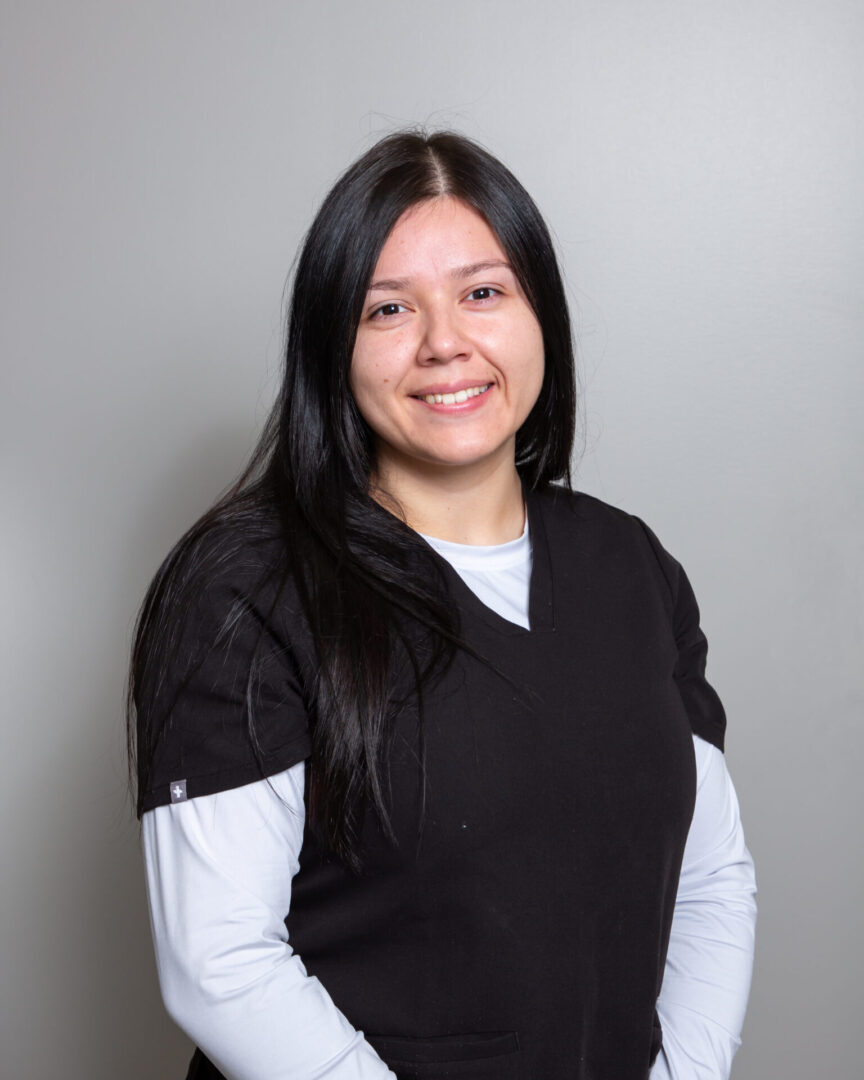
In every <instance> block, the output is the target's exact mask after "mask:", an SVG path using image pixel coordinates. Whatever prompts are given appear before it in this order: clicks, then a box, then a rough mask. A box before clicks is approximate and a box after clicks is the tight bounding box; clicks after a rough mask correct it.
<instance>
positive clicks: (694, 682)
mask: <svg viewBox="0 0 864 1080" xmlns="http://www.w3.org/2000/svg"><path fill="white" fill-rule="evenodd" d="M636 520H637V521H638V522H639V524H640V525H641V527H642V529H643V530H644V532H645V535H646V536H647V538H648V541H649V543H650V545H651V549H652V551H653V553H654V557H655V559H656V560H657V563H658V564H659V567H660V570H661V571H662V574H663V577H664V579H665V582H666V586H667V587H668V590H669V596H670V613H671V619H672V628H673V633H674V635H675V644H676V646H677V649H678V659H677V662H676V664H675V682H676V684H677V686H678V691H679V693H680V694H681V700H682V701H683V702H684V707H685V708H686V710H687V716H688V718H689V720H690V727H691V730H692V731H693V734H694V735H698V736H699V737H700V738H702V739H705V741H706V742H709V743H711V745H712V746H716V747H717V749H718V750H721V751H722V750H723V748H724V741H725V735H726V713H725V712H724V710H723V705H722V703H721V701H720V698H719V697H718V695H717V692H716V690H715V689H714V687H713V686H712V685H711V684H710V683H709V682H708V680H707V679H706V677H705V666H706V660H707V657H708V641H707V639H706V637H705V635H704V634H703V633H702V629H701V627H700V625H699V606H698V604H697V603H696V597H695V596H694V594H693V589H692V587H691V585H690V582H689V580H688V578H687V575H686V574H685V573H684V570H683V568H682V566H681V565H680V563H678V562H677V561H676V560H675V559H673V558H672V556H671V555H670V554H669V553H668V552H667V551H666V550H665V549H664V548H663V547H662V545H661V544H660V541H659V540H658V539H657V537H656V536H655V535H654V533H653V532H652V531H651V530H650V529H649V528H648V526H647V525H646V524H645V523H644V522H643V521H641V520H639V518H637V519H636Z"/></svg>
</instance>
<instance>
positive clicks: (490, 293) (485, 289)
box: [468, 285, 501, 303]
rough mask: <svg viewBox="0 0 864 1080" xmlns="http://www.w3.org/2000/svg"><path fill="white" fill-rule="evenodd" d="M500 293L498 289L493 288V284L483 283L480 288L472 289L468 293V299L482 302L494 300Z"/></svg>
mask: <svg viewBox="0 0 864 1080" xmlns="http://www.w3.org/2000/svg"><path fill="white" fill-rule="evenodd" d="M500 295H501V293H500V291H499V290H498V289H493V288H492V286H491V285H481V286H480V287H479V288H477V289H472V290H471V292H470V293H468V299H469V300H475V301H477V302H479V303H482V302H483V301H485V300H492V299H494V298H495V297H496V296H500Z"/></svg>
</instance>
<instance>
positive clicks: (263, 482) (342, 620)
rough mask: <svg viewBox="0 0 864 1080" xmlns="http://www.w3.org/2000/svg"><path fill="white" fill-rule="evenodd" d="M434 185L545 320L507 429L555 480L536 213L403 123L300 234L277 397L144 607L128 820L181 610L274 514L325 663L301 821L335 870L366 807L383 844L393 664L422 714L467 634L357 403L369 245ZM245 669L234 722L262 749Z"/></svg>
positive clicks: (454, 152) (564, 471)
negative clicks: (241, 713)
mask: <svg viewBox="0 0 864 1080" xmlns="http://www.w3.org/2000/svg"><path fill="white" fill-rule="evenodd" d="M440 196H452V197H455V198H457V199H460V200H461V201H462V202H464V203H465V204H467V205H468V206H470V207H472V208H473V209H474V210H476V211H477V212H478V213H479V214H480V215H481V216H482V217H483V218H485V220H486V221H487V222H488V224H489V226H490V227H491V229H492V231H493V232H494V233H495V235H496V236H497V238H498V241H499V243H500V244H501V247H502V248H503V250H504V251H505V253H506V254H507V257H508V259H509V260H510V263H511V265H512V266H513V269H514V272H515V274H516V276H517V278H518V279H519V282H520V284H521V286H522V288H523V290H524V293H525V296H526V298H527V300H528V303H529V304H530V305H531V308H532V309H533V311H534V314H535V315H536V317H537V320H538V322H539V324H540V327H541V330H542V334H543V346H544V377H543V385H542V388H541V390H540V395H539V397H538V399H537V402H536V404H535V405H534V407H533V409H532V410H531V413H530V414H529V416H528V417H527V419H526V420H525V422H524V424H523V425H522V427H521V428H520V429H519V431H518V433H517V435H516V466H517V469H518V471H519V474H520V476H521V478H522V481H523V484H524V485H525V486H527V487H529V488H541V487H544V486H545V485H548V484H550V483H552V482H554V481H561V480H564V481H565V482H566V483H568V484H569V478H570V474H569V462H570V453H571V447H572V443H573V434H574V422H575V386H574V364H573V348H572V337H571V329H570V321H569V315H568V310H567V301H566V297H565V293H564V288H563V284H562V280H561V275H560V272H559V269H558V264H557V261H556V258H555V253H554V250H553V246H552V242H551V239H550V236H549V232H548V230H547V228H546V225H545V223H544V221H543V219H542V217H541V215H540V213H539V211H538V209H537V207H536V205H535V204H534V202H533V200H532V199H531V197H530V196H529V195H528V193H527V192H526V191H525V189H524V188H523V187H522V185H521V184H520V183H519V181H518V180H516V178H515V177H514V176H513V175H512V173H511V172H510V171H509V170H508V169H507V168H506V167H505V166H504V165H503V164H502V163H501V162H500V161H498V160H497V159H496V158H495V157H493V156H492V155H491V154H490V153H488V152H487V151H486V150H485V149H483V148H482V147H481V146H479V145H478V144H477V143H475V142H473V141H472V140H470V139H467V138H465V137H464V136H462V135H459V134H455V133H453V132H446V131H444V132H436V133H432V134H426V133H424V132H422V131H413V130H412V131H402V132H397V133H395V134H392V135H389V136H387V137H386V138H383V139H381V140H380V141H379V142H377V143H376V144H375V145H374V146H373V147H372V148H371V149H370V150H368V151H367V152H366V153H365V154H363V156H362V157H361V158H359V160H357V161H356V162H355V163H354V164H353V165H352V166H351V167H350V168H349V169H348V170H347V171H346V172H345V173H344V174H343V175H342V176H341V177H340V179H339V180H338V181H337V183H336V184H335V185H334V187H333V188H332V190H331V191H330V193H329V194H328V195H327V197H326V198H325V200H324V202H323V204H322V206H321V208H320V210H319V211H318V214H317V215H316V217H315V220H314V221H313V223H312V226H311V228H310V229H309V231H308V233H307V235H306V238H305V240H304V243H303V246H302V249H301V252H300V256H299V259H298V262H297V267H296V272H295V278H294V286H293V292H292V296H291V301H290V305H289V313H288V327H287V347H286V351H285V367H284V374H283V379H282V384H281V389H280V392H279V395H278V399H277V401H276V403H275V405H274V407H273V410H272V412H271V414H270V417H269V418H268V420H267V423H266V425H265V427H264V431H263V433H262V436H261V439H260V441H259V443H258V445H257V447H256V449H255V451H254V453H253V455H252V457H251V459H250V461H249V463H248V465H247V467H246V469H245V470H244V472H243V473H242V475H241V476H240V478H239V479H238V480H237V481H236V482H235V484H234V485H233V486H232V487H231V488H230V489H229V491H228V492H227V493H226V494H225V495H224V496H223V497H222V498H221V499H220V500H219V501H218V502H217V503H216V505H214V506H213V507H212V508H211V509H210V510H209V511H208V512H207V513H206V514H204V516H203V517H202V518H201V519H200V520H199V521H198V522H197V523H196V524H195V525H194V526H193V527H192V528H191V529H190V530H189V531H188V532H187V533H186V535H185V536H184V537H183V538H182V539H181V540H180V541H179V543H178V544H177V545H176V546H175V547H174V549H173V550H172V551H171V553H170V554H169V556H168V558H167V559H166V561H165V562H164V564H163V565H162V567H161V569H160V570H159V572H158V573H157V575H156V577H155V579H154V581H153V583H152V584H151V586H150V589H149V591H148V593H147V596H146V598H145V600H144V604H143V606H142V608H141V612H140V614H139V618H138V624H137V628H136V634H135V642H134V646H133V652H132V664H131V672H130V678H129V693H128V714H129V715H128V727H129V745H130V763H131V764H132V767H133V769H134V767H135V765H136V764H137V774H138V800H139V801H138V807H139V813H140V810H141V796H142V793H143V792H145V791H146V790H147V786H148V778H149V773H150V768H151V766H152V762H153V757H154V753H155V751H156V748H157V745H158V742H159V738H160V734H161V732H162V730H163V728H164V725H165V724H166V723H167V722H169V721H170V704H169V705H167V706H166V705H165V704H164V702H165V700H166V698H165V695H164V690H165V687H164V686H163V685H162V681H163V674H162V673H163V672H164V670H165V662H166V659H167V658H169V657H170V656H171V653H172V651H173V650H175V649H176V648H177V646H178V642H179V641H180V640H181V636H182V635H181V633H180V630H179V625H180V623H181V622H182V615H183V612H184V611H185V610H187V607H188V604H189V601H190V600H191V599H192V597H194V595H195V593H196V591H197V590H199V589H200V588H201V587H202V585H203V584H204V583H206V582H207V581H208V578H210V577H212V575H213V574H215V573H216V572H217V570H218V569H219V568H220V567H223V566H225V565H227V564H229V563H230V562H231V560H232V558H234V557H236V555H237V554H238V552H239V551H240V550H241V549H242V547H243V545H244V544H249V543H251V542H254V541H255V540H256V539H257V538H265V537H266V536H268V535H270V534H272V532H273V529H274V524H273V523H274V522H275V530H276V532H277V533H278V534H279V537H280V550H281V551H282V553H283V556H284V557H283V558H281V559H280V562H279V565H278V566H277V565H274V566H273V567H272V574H271V577H272V578H276V579H278V580H277V581H276V587H275V591H273V592H272V594H268V595H273V596H275V597H277V601H276V602H278V597H279V596H280V595H281V593H282V590H283V589H284V588H285V585H286V582H288V581H289V580H290V582H291V584H292V586H293V587H294V589H296V594H297V595H298V597H299V600H300V604H301V607H302V611H303V616H304V618H305V621H306V623H307V625H308V628H309V630H310V633H311V637H312V641H313V643H314V647H315V652H316V662H317V665H318V669H319V677H318V679H317V680H316V681H315V684H314V686H310V687H306V688H305V692H306V695H307V697H308V702H307V705H308V714H309V721H310V730H311V737H312V756H311V760H310V770H309V781H310V783H309V818H310V824H311V826H312V827H313V828H315V829H316V831H317V833H318V835H319V836H320V837H321V839H322V840H323V842H324V843H326V844H327V845H328V846H329V847H330V848H331V849H332V850H333V851H334V852H335V853H336V854H338V855H339V856H340V857H342V858H343V859H345V860H346V861H347V862H349V863H352V862H354V863H356V844H357V836H358V825H359V813H360V811H361V808H362V807H365V806H369V805H371V806H372V807H373V808H374V810H375V811H376V813H377V815H378V818H379V820H380V822H381V824H382V827H383V828H384V830H385V832H387V833H388V834H389V835H391V837H392V835H393V834H392V829H391V827H390V823H389V818H388V814H387V807H386V799H385V787H386V784H385V781H384V779H383V777H384V770H385V767H386V765H385V761H384V758H385V756H386V754H385V751H386V735H387V732H388V722H389V720H390V718H391V715H392V710H393V693H394V672H395V669H396V667H397V666H399V667H401V668H405V667H406V665H407V670H408V671H409V672H410V673H411V675H412V678H413V681H414V684H415V687H416V690H417V691H418V700H419V701H420V703H421V710H422V689H423V686H424V684H425V683H426V681H427V680H428V679H429V678H431V677H432V676H433V675H434V673H435V672H436V671H439V670H443V668H444V667H445V666H446V664H447V662H448V660H449V659H450V658H451V657H452V655H453V650H454V649H456V648H458V647H460V646H461V644H462V643H461V641H460V637H459V626H458V621H457V617H456V614H455V611H454V609H453V605H452V604H451V603H450V602H449V601H448V597H447V593H446V588H445V583H444V579H443V577H442V575H441V573H440V569H439V568H438V565H437V564H436V562H435V560H434V557H433V556H432V555H431V552H430V551H429V549H428V548H426V546H425V545H424V544H423V543H422V541H420V539H419V538H418V537H417V536H416V534H414V533H413V532H412V530H411V529H410V528H408V526H407V525H406V524H405V523H404V522H403V521H401V520H400V519H399V518H398V517H397V516H395V515H394V514H392V513H390V512H388V511H387V510H385V509H384V508H383V507H382V506H381V505H379V503H378V502H376V501H375V499H373V498H372V496H371V495H370V491H369V487H370V478H371V476H372V474H373V471H374V465H375V462H374V442H373V439H372V435H371V431H370V429H369V427H368V426H367V424H366V422H365V421H364V420H363V418H362V416H361V415H360V413H359V411H358V409H357V406H356V403H355V401H354V399H353V396H352V394H351V390H350V387H349V369H350V364H351V357H352V352H353V348H354V340H355V337H356V333H357V326H358V323H359V321H360V315H361V310H362V307H363V303H364V300H365V296H366V293H367V289H368V286H369V283H370V280H371V277H372V273H373V272H374V268H375V265H376V262H377V260H378V256H379V254H380V251H381V248H382V246H383V245H384V243H385V241H386V239H387V237H388V235H389V233H390V231H391V230H392V229H393V227H394V225H395V224H396V222H397V221H398V220H399V218H400V217H401V216H402V214H403V213H405V211H406V210H408V209H409V208H410V207H413V206H415V205H416V204H418V203H421V202H424V201H426V200H429V199H434V198H437V197H440ZM418 571H420V572H418ZM260 584H263V583H260V582H259V585H260ZM270 584H271V585H272V584H273V582H272V581H271V582H270ZM231 617H232V616H231V614H230V613H226V620H228V619H230V618H231ZM234 617H236V613H235V616H234ZM418 633H419V635H420V636H419V637H418ZM262 634H263V631H262ZM254 668H255V664H254V663H253V664H252V665H251V666H250V671H249V673H248V681H247V718H246V720H247V726H248V731H249V737H250V738H251V740H252V743H253V746H256V747H257V742H256V735H255V716H254V693H253V682H254V677H255V676H254ZM168 700H169V702H170V698H169V699H168ZM157 702H161V703H162V704H160V705H159V706H158V707H157ZM421 726H422V725H421ZM136 730H137V736H136Z"/></svg>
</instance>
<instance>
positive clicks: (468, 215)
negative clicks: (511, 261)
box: [374, 196, 507, 278]
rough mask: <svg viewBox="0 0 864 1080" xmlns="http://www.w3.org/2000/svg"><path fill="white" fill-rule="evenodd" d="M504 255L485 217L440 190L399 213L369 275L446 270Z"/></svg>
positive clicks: (406, 274)
mask: <svg viewBox="0 0 864 1080" xmlns="http://www.w3.org/2000/svg"><path fill="white" fill-rule="evenodd" d="M506 258H507V256H506V255H505V253H504V250H503V248H502V247H501V244H500V243H499V241H498V238H497V237H496V235H495V233H494V232H493V231H492V229H491V228H490V227H489V225H488V224H487V222H486V220H485V218H483V217H482V216H481V215H480V214H478V213H477V211H476V210H474V209H472V208H471V207H470V206H467V205H466V204H465V203H463V202H460V200H459V199H454V198H452V197H450V196H443V197H441V198H437V199H430V200H429V201H427V202H422V203H418V204H417V205H416V206H412V207H411V208H410V209H408V210H406V211H405V213H404V214H403V215H402V216H401V217H400V218H399V220H398V221H397V222H396V224H395V225H394V226H393V229H392V231H391V232H390V235H389V236H388V237H387V240H386V241H385V243H384V246H383V247H382V248H381V253H380V255H379V256H378V262H377V264H376V266H375V274H374V277H376V278H378V277H381V276H399V277H406V276H409V277H410V276H415V275H423V274H431V273H435V272H439V271H440V272H446V271H447V270H449V269H451V268H452V267H454V266H461V265H465V264H466V263H474V262H487V261H488V262H491V261H493V260H502V261H504V260H506Z"/></svg>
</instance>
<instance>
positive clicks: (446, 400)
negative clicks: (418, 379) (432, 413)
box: [423, 383, 492, 405]
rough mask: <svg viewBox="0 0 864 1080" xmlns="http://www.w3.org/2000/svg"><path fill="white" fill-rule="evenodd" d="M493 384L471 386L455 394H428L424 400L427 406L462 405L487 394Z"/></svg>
mask: <svg viewBox="0 0 864 1080" xmlns="http://www.w3.org/2000/svg"><path fill="white" fill-rule="evenodd" d="M491 385H492V383H483V385H482V386H469V387H468V389H467V390H457V391H456V392H455V394H426V395H424V397H423V400H424V401H425V402H426V404H427V405H461V404H462V402H463V401H467V400H468V399H469V398H472V397H477V396H478V395H480V394H485V393H486V391H487V390H488V389H489V387H490V386H491Z"/></svg>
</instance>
